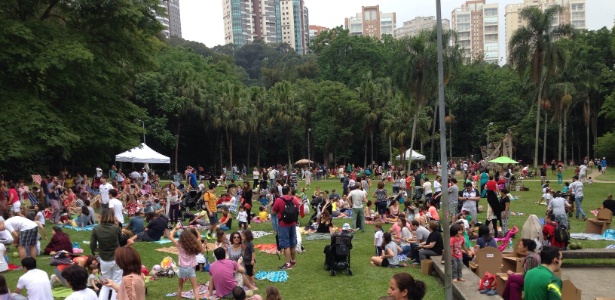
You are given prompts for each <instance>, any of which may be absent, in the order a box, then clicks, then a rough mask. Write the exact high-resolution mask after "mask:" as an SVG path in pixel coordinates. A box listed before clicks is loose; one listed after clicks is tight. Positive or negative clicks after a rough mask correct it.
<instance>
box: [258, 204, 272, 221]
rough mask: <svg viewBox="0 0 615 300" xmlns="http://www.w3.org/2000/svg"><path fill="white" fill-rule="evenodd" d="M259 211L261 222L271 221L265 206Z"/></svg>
mask: <svg viewBox="0 0 615 300" xmlns="http://www.w3.org/2000/svg"><path fill="white" fill-rule="evenodd" d="M258 210H259V211H260V212H259V213H258V219H259V220H260V221H261V222H264V221H269V213H267V210H265V207H264V206H261V207H260V208H259V209H258Z"/></svg>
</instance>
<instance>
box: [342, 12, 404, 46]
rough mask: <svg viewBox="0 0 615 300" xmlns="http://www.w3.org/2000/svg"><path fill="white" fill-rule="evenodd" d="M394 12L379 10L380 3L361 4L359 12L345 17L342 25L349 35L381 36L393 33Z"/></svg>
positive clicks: (395, 21)
mask: <svg viewBox="0 0 615 300" xmlns="http://www.w3.org/2000/svg"><path fill="white" fill-rule="evenodd" d="M396 23H397V19H396V14H395V13H394V12H393V13H384V12H381V11H380V5H376V6H362V7H361V12H360V13H357V14H356V15H355V16H354V17H350V18H346V19H345V20H344V26H345V28H346V29H348V30H349V31H350V34H351V35H364V36H372V37H376V38H381V37H382V36H383V35H385V34H389V35H391V36H394V35H395V28H396V27H397V26H396Z"/></svg>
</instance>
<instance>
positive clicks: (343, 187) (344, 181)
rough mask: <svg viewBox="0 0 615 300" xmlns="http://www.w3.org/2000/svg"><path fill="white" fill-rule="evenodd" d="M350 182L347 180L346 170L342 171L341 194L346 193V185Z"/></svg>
mask: <svg viewBox="0 0 615 300" xmlns="http://www.w3.org/2000/svg"><path fill="white" fill-rule="evenodd" d="M349 184H350V180H348V172H346V171H344V177H343V178H342V194H343V195H348V192H349V191H348V185H349Z"/></svg>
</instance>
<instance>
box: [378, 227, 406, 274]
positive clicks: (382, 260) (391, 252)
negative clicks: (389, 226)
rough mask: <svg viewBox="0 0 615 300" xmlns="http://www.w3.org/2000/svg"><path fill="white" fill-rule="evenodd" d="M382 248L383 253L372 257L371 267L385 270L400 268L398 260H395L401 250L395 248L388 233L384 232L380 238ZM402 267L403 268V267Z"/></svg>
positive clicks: (395, 245) (397, 247)
mask: <svg viewBox="0 0 615 300" xmlns="http://www.w3.org/2000/svg"><path fill="white" fill-rule="evenodd" d="M382 248H383V251H382V255H381V256H372V258H371V265H372V266H381V267H385V268H386V267H392V268H393V267H397V266H400V264H399V260H398V259H397V253H400V252H401V251H402V249H401V248H399V246H397V244H396V243H395V242H394V241H393V239H392V238H391V234H390V233H388V232H385V233H384V235H383V236H382ZM402 266H404V267H405V265H402Z"/></svg>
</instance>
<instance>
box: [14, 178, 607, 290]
mask: <svg viewBox="0 0 615 300" xmlns="http://www.w3.org/2000/svg"><path fill="white" fill-rule="evenodd" d="M572 172H573V169H571V168H568V170H567V171H566V173H565V176H564V178H567V179H568V180H569V178H570V177H572ZM549 174H550V172H549ZM607 174H608V173H607ZM430 177H433V176H430ZM549 177H550V178H549V179H550V180H551V186H552V187H553V188H555V189H556V190H559V189H560V188H559V187H558V185H557V180H556V179H555V176H554V175H553V176H549ZM599 179H603V178H599ZM614 179H615V178H614ZM524 184H525V186H526V187H529V189H530V190H529V191H527V192H514V191H513V192H512V194H513V195H515V196H519V197H520V200H516V201H513V202H512V203H511V211H513V212H523V213H524V216H511V217H510V220H509V227H512V226H518V227H519V228H520V229H521V228H522V227H523V223H524V222H525V220H526V218H527V215H529V214H536V215H538V216H539V217H542V216H544V213H545V211H546V206H542V205H541V206H539V205H536V204H535V202H537V201H538V200H539V199H540V197H541V192H540V181H539V180H525V182H524ZM301 186H303V183H301ZM316 186H320V187H321V189H322V190H331V189H333V188H335V189H337V190H340V189H341V186H340V183H339V180H334V179H330V180H328V181H315V182H313V183H312V189H311V190H310V191H313V189H314V188H315V187H316ZM612 186H613V184H611V183H594V184H593V185H592V186H586V188H585V199H584V201H583V208H584V209H585V212H586V213H587V214H588V215H589V214H590V213H589V211H590V210H592V209H596V208H598V207H600V206H601V203H602V201H603V200H604V199H605V198H606V195H607V194H608V193H611V192H612V191H613V189H612ZM387 189H388V190H389V191H390V189H391V186H390V183H387ZM308 194H311V192H308ZM370 199H371V197H370ZM480 204H481V205H484V206H486V205H487V204H486V200H484V199H482V200H481V202H480ZM255 209H257V208H256V207H255ZM307 218H309V216H306V218H304V219H303V220H304V221H307ZM484 218H485V213H484V212H483V213H480V214H479V220H481V221H483V222H484ZM345 222H348V223H350V220H349V219H336V220H334V223H335V225H336V226H338V227H340V226H341V225H342V224H343V223H345ZM570 223H571V226H572V230H571V232H574V233H576V232H583V230H584V228H585V224H584V222H583V221H581V220H575V219H574V217H573V218H572V219H571V220H570ZM233 226H234V228H233V229H236V228H237V227H236V226H237V225H236V222H233ZM51 227H52V226H50V225H47V226H46V230H47V232H48V234H49V235H50V234H51ZM389 227H390V225H385V228H384V229H385V230H388V228H389ZM252 230H263V231H271V224H270V223H261V224H255V223H253V225H252ZM66 231H67V232H68V233H69V234H70V236H71V239H72V241H73V242H78V243H79V244H80V245H81V246H82V247H83V248H85V249H86V251H85V253H86V254H87V253H90V251H89V245H85V244H84V243H83V241H89V239H90V232H76V231H73V230H70V229H67V230H66ZM373 232H374V231H373V226H370V225H368V230H367V231H366V232H365V233H360V232H359V233H357V234H355V238H354V239H353V246H354V248H353V250H352V254H351V268H352V270H353V273H354V276H348V275H346V274H344V273H340V274H338V275H337V276H335V277H330V276H329V273H328V272H327V271H325V270H324V268H323V263H324V254H323V253H322V250H323V248H324V247H325V245H327V244H328V241H322V240H320V241H305V240H304V242H303V244H304V247H305V248H306V250H307V251H306V252H305V253H303V254H300V255H298V258H297V266H296V267H294V268H293V269H292V270H289V271H288V273H289V280H288V281H287V282H285V283H270V282H263V281H257V285H258V286H259V288H260V290H259V291H257V294H261V295H263V296H264V291H265V288H266V287H267V286H268V285H275V286H277V287H278V289H279V290H280V292H281V294H282V296H283V298H284V299H318V298H331V299H342V298H346V297H348V296H349V295H360V296H359V298H360V299H378V298H379V297H380V296H383V295H386V294H387V289H388V283H389V280H390V278H391V276H392V275H393V274H394V273H396V272H401V271H403V272H408V273H410V274H412V275H413V276H414V277H415V278H416V279H419V280H423V281H425V283H426V284H427V287H428V291H427V296H426V297H425V298H426V299H443V298H444V290H443V288H442V285H441V284H440V283H439V281H438V279H437V278H436V277H433V276H425V275H422V274H421V272H420V269H419V268H411V267H407V268H403V269H385V268H376V267H371V266H370V264H369V258H370V257H371V256H372V255H373V254H374V253H373V252H374V250H373ZM41 243H42V247H44V246H45V245H46V243H47V241H46V240H43V241H41ZM254 243H255V244H263V243H265V244H270V243H275V238H274V236H273V235H269V236H265V237H262V238H259V239H256V240H255V241H254ZM609 244H615V242H612V241H581V245H582V246H583V248H604V247H606V246H607V245H609ZM170 245H171V244H164V245H160V244H155V243H138V244H137V245H136V246H135V248H136V249H137V250H138V251H139V253H140V254H141V256H142V260H143V263H144V264H145V265H146V266H147V267H148V268H151V267H152V266H153V265H155V264H159V263H160V261H161V260H162V259H163V258H164V257H165V256H167V255H170V254H166V253H161V252H157V251H155V249H156V248H159V247H168V246H170ZM11 251H13V249H12V250H11ZM210 255H211V253H210ZM171 256H172V257H173V258H174V260H175V261H177V257H176V256H174V255H171ZM37 260H38V264H39V268H41V269H43V270H45V271H47V272H48V273H49V274H51V272H52V267H51V266H49V264H48V262H49V257H47V256H42V257H40V258H39V259H37ZM10 262H11V263H13V264H19V262H18V259H17V258H10ZM282 263H283V260H278V258H277V256H275V255H268V254H263V253H257V263H256V267H255V269H256V272H258V271H260V270H264V271H275V270H278V267H279V266H280V265H282ZM567 263H582V264H613V261H612V260H611V261H609V260H577V261H567ZM22 274H23V273H22V272H21V271H9V272H6V273H5V274H4V276H5V277H6V279H7V283H8V286H9V288H11V289H14V288H15V286H16V283H17V279H18V277H19V276H20V275H22ZM197 277H198V281H199V282H202V283H204V282H206V281H208V280H209V275H207V274H206V273H198V275H197ZM147 287H148V293H149V294H148V299H164V298H165V295H166V294H167V293H170V292H174V291H175V290H176V289H177V279H176V278H162V279H159V280H156V281H153V282H150V283H148V284H147ZM357 288H360V292H359V293H357ZM184 290H188V287H187V285H184Z"/></svg>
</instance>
